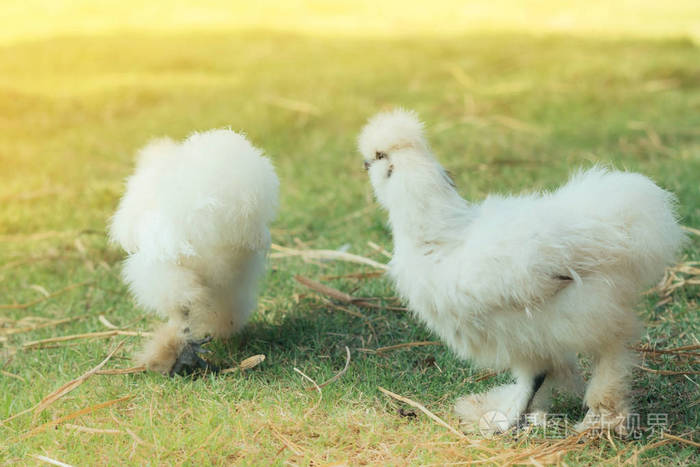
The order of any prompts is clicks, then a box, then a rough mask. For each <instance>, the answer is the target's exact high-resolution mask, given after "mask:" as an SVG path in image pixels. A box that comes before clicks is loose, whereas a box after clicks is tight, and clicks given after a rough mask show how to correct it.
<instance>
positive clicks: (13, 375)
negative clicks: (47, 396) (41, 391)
mask: <svg viewBox="0 0 700 467" xmlns="http://www.w3.org/2000/svg"><path fill="white" fill-rule="evenodd" d="M0 374H1V375H5V376H7V377H8V378H14V379H17V380H20V381H22V382H23V383H26V382H27V380H26V379H24V378H22V377H21V376H18V375H16V374H14V373H10V372H9V371H5V370H0Z"/></svg>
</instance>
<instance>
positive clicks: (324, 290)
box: [294, 275, 407, 311]
mask: <svg viewBox="0 0 700 467" xmlns="http://www.w3.org/2000/svg"><path fill="white" fill-rule="evenodd" d="M294 279H295V280H296V281H297V282H299V283H300V284H302V285H303V286H305V287H308V288H310V289H311V290H314V291H316V292H319V293H321V294H323V295H326V296H328V297H330V298H333V299H335V300H338V301H340V302H343V303H348V304H352V305H359V306H363V307H366V308H377V309H382V310H393V311H406V310H407V308H405V307H402V306H391V305H379V304H377V303H371V302H369V301H367V300H369V299H368V298H360V297H354V296H352V295H350V294H347V293H345V292H341V291H340V290H338V289H334V288H333V287H329V286H327V285H325V284H321V283H320V282H317V281H315V280H313V279H309V278H308V277H304V276H300V275H296V276H294Z"/></svg>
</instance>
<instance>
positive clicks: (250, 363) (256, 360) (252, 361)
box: [219, 354, 265, 373]
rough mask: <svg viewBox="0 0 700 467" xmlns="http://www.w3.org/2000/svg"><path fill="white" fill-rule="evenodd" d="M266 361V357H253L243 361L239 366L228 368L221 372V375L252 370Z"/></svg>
mask: <svg viewBox="0 0 700 467" xmlns="http://www.w3.org/2000/svg"><path fill="white" fill-rule="evenodd" d="M264 361H265V355H263V354H258V355H253V356H252V357H248V358H246V359H245V360H243V361H242V362H241V363H239V364H238V366H234V367H233V368H226V369H225V370H221V371H220V372H219V373H233V372H234V371H245V370H250V369H251V368H255V367H256V366H258V365H260V364H261V363H262V362H264Z"/></svg>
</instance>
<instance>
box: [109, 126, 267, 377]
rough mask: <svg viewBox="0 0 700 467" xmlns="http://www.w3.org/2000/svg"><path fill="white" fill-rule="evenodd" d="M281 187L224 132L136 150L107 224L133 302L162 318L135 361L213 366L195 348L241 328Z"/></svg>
mask: <svg viewBox="0 0 700 467" xmlns="http://www.w3.org/2000/svg"><path fill="white" fill-rule="evenodd" d="M278 191H279V182H278V179H277V175H276V174H275V170H274V168H273V166H272V164H271V163H270V161H269V160H268V159H267V158H266V157H263V155H262V152H261V151H260V150H259V149H257V148H255V147H253V146H252V145H251V144H250V143H249V142H248V140H247V139H246V138H245V137H244V136H242V135H240V134H238V133H235V132H233V131H230V130H212V131H207V132H204V133H195V134H193V135H191V136H190V137H189V138H187V139H186V140H185V141H184V142H182V143H177V142H175V141H172V140H170V139H160V140H156V141H153V142H151V143H150V144H148V145H147V146H146V147H144V148H143V149H141V150H140V152H139V156H138V163H137V166H136V170H135V171H134V173H133V175H132V176H131V177H129V179H128V181H127V187H126V193H125V194H124V196H123V197H122V199H121V202H120V203H119V207H118V209H117V212H116V213H115V214H114V217H113V218H112V223H111V226H110V237H111V239H112V240H113V241H114V242H116V243H118V244H119V245H121V246H122V248H124V250H126V251H127V253H128V254H129V256H128V258H127V259H126V261H125V262H124V268H123V277H124V280H125V281H126V283H127V284H128V285H129V288H130V290H131V292H132V294H133V296H134V297H135V299H136V301H137V303H138V304H139V305H140V306H142V307H143V308H145V309H148V310H151V311H155V312H156V313H157V314H159V315H160V316H162V317H164V318H167V319H168V322H167V323H166V324H164V325H163V326H161V327H160V328H159V329H157V330H156V332H155V333H154V336H153V338H152V339H151V340H150V341H149V342H148V343H147V344H146V346H145V347H144V349H143V350H142V351H141V352H140V354H139V355H137V359H138V360H139V361H140V363H142V364H144V365H146V367H147V368H149V369H151V370H155V371H160V372H163V373H168V374H174V373H177V374H187V373H190V372H193V371H195V370H198V369H211V370H213V369H215V368H214V367H213V366H211V365H209V364H208V363H207V362H205V361H204V360H203V359H202V358H201V357H200V356H199V355H200V354H201V353H203V352H204V350H203V349H202V347H201V346H202V344H204V343H205V342H207V341H208V340H209V339H211V338H225V337H228V336H230V335H231V334H233V333H234V332H236V331H237V330H239V329H240V328H241V327H242V326H243V325H244V324H245V323H246V321H247V320H248V318H249V316H250V314H251V312H252V311H253V309H254V308H255V306H256V302H257V291H258V286H257V285H258V281H259V279H260V276H261V274H262V273H263V270H264V264H265V257H266V254H267V251H268V249H269V246H270V232H269V230H268V224H269V222H271V221H272V220H273V218H274V216H275V211H276V209H277V199H278Z"/></svg>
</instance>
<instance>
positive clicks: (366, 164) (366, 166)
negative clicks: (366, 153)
mask: <svg viewBox="0 0 700 467" xmlns="http://www.w3.org/2000/svg"><path fill="white" fill-rule="evenodd" d="M365 170H369V162H367V161H365Z"/></svg>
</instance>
